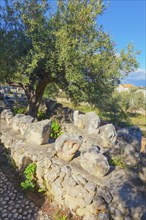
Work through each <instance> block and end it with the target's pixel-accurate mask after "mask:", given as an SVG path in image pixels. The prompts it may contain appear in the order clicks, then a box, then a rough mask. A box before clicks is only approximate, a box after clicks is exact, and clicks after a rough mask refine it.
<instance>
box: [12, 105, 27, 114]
mask: <svg viewBox="0 0 146 220" xmlns="http://www.w3.org/2000/svg"><path fill="white" fill-rule="evenodd" d="M13 111H14V114H25V113H26V107H14V108H13Z"/></svg>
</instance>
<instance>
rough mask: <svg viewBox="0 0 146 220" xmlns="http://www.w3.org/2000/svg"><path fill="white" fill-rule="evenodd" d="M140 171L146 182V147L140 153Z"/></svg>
mask: <svg viewBox="0 0 146 220" xmlns="http://www.w3.org/2000/svg"><path fill="white" fill-rule="evenodd" d="M138 171H139V177H140V179H141V180H142V181H143V182H144V183H145V184H146V148H145V149H144V151H143V152H141V153H140V159H139V163H138Z"/></svg>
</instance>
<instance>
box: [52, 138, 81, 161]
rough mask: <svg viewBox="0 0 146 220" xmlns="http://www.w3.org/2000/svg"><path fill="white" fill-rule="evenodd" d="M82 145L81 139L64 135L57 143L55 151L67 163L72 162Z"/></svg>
mask: <svg viewBox="0 0 146 220" xmlns="http://www.w3.org/2000/svg"><path fill="white" fill-rule="evenodd" d="M81 144H82V138H81V137H78V136H70V135H68V134H62V135H60V136H59V137H58V138H57V139H56V141H55V149H56V151H57V155H58V157H59V158H61V159H63V160H65V161H70V160H71V159H72V158H73V157H74V155H75V153H76V152H77V151H78V149H79V147H80V145H81Z"/></svg>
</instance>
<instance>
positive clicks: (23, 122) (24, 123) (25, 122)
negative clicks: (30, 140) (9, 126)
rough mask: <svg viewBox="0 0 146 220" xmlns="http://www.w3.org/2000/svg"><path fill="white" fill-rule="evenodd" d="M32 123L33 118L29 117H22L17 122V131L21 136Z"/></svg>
mask: <svg viewBox="0 0 146 220" xmlns="http://www.w3.org/2000/svg"><path fill="white" fill-rule="evenodd" d="M33 121H34V118H33V117H32V116H30V115H24V117H21V118H20V120H19V129H20V132H21V134H24V133H25V131H26V129H27V128H28V126H29V124H30V123H32V122H33Z"/></svg>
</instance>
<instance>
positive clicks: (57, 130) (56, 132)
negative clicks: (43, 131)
mask: <svg viewBox="0 0 146 220" xmlns="http://www.w3.org/2000/svg"><path fill="white" fill-rule="evenodd" d="M61 134H62V130H61V125H60V124H59V123H58V121H57V120H53V121H52V126H51V133H50V138H52V139H54V140H56V138H58V137H59V136H60V135H61Z"/></svg>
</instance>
